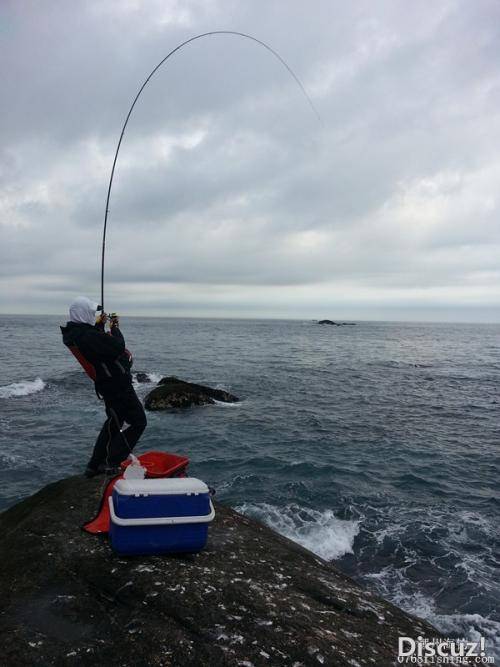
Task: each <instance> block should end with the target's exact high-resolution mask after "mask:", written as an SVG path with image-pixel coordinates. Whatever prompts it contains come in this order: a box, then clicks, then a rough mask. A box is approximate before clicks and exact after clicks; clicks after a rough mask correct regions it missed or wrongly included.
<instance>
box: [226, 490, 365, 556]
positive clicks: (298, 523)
mask: <svg viewBox="0 0 500 667" xmlns="http://www.w3.org/2000/svg"><path fill="white" fill-rule="evenodd" d="M236 509H237V510H238V511H239V512H241V513H242V514H247V515H248V516H251V517H253V518H255V519H258V520H259V521H262V523H265V524H266V525H267V526H269V527H270V528H272V529H273V530H275V531H276V532H277V533H280V534H281V535H284V536H285V537H288V539H290V540H292V541H293V542H297V543H298V544H300V545H302V546H303V547H305V548H306V549H309V551H312V552H313V553H315V554H316V555H317V556H319V557H320V558H323V559H324V560H333V559H335V558H340V557H341V556H343V555H344V554H347V553H352V548H353V544H354V538H355V537H356V535H357V534H358V532H359V521H345V520H342V519H338V518H337V517H336V516H335V515H334V513H333V512H332V510H324V511H322V512H321V511H318V510H313V509H309V508H305V507H300V506H299V505H296V504H290V505H286V506H285V507H282V508H279V507H275V506H274V505H270V504H268V503H259V504H253V503H243V504H242V505H240V506H239V507H237V508H236Z"/></svg>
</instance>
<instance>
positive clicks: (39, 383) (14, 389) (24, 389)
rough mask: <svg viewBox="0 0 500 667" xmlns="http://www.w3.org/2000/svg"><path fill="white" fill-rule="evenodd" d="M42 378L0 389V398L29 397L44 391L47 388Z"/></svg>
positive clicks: (14, 383)
mask: <svg viewBox="0 0 500 667" xmlns="http://www.w3.org/2000/svg"><path fill="white" fill-rule="evenodd" d="M46 386H47V385H46V383H45V382H44V381H43V380H42V378H36V379H35V380H25V381H23V382H13V383H12V384H8V385H5V386H3V387H0V398H14V397H17V396H29V395H30V394H36V393H37V392H39V391H42V390H43V389H45V387H46Z"/></svg>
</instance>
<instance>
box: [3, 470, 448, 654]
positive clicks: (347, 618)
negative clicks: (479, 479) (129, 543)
mask: <svg viewBox="0 0 500 667" xmlns="http://www.w3.org/2000/svg"><path fill="white" fill-rule="evenodd" d="M102 486H103V482H102V478H94V479H92V480H86V479H83V478H81V477H72V478H69V479H66V480H62V481H60V482H57V483H55V484H52V485H49V486H47V487H46V488H44V489H43V490H42V491H40V492H39V493H37V494H36V495H34V496H32V497H31V498H28V499H27V500H25V501H23V502H21V503H19V504H18V505H16V506H14V507H12V508H11V509H9V510H7V511H6V512H4V513H2V514H1V515H0V536H1V538H0V599H1V609H0V646H1V647H2V657H1V663H2V664H4V665H8V666H9V667H17V666H24V665H26V666H28V665H29V666H32V665H36V666H37V667H44V666H46V665H96V666H101V665H120V666H122V667H129V666H130V667H132V666H133V667H143V666H144V667H146V666H147V667H151V666H154V665H164V666H167V665H172V666H177V665H179V666H183V665H189V666H192V667H210V666H213V667H221V666H225V665H231V666H233V665H234V666H236V665H241V666H244V667H249V666H251V665H254V666H255V667H260V666H261V665H272V666H275V665H276V666H280V667H281V666H283V665H290V666H292V665H293V666H295V667H300V666H302V665H304V666H309V665H328V666H335V667H337V666H338V667H344V666H346V667H347V666H349V667H352V666H356V665H359V666H362V667H364V666H366V665H369V666H370V667H373V666H376V667H386V666H387V667H389V665H393V664H395V658H396V655H397V638H398V635H407V636H410V637H416V636H417V635H419V634H420V635H423V636H427V637H432V636H437V632H436V630H434V629H433V628H432V627H430V626H429V625H427V624H426V623H425V622H423V621H420V620H418V619H416V618H413V617H411V616H409V615H407V614H405V613H404V612H403V611H401V610H400V609H398V608H396V607H394V606H392V605H391V604H389V603H388V602H385V601H383V600H381V599H379V598H377V597H376V596H374V595H372V594H370V593H368V592H367V591H365V590H363V589H362V588H360V587H359V586H357V585H356V584H355V583H354V582H353V581H352V580H351V579H349V578H348V577H346V576H344V575H342V574H341V573H339V572H338V571H337V569H336V568H335V567H334V566H333V565H332V564H329V563H326V562H325V561H323V560H321V559H320V558H318V557H316V556H315V555H314V554H312V553H310V552H309V551H307V550H305V549H303V548H301V547H300V546H298V545H296V544H294V543H293V542H290V541H289V540H287V539H286V538H284V537H281V536H279V535H277V534H276V533H274V532H273V531H272V530H270V529H269V528H267V527H265V526H263V525H261V524H259V523H257V522H255V521H253V520H251V519H249V518H246V517H244V516H242V515H240V514H238V513H237V512H235V511H233V510H231V509H229V508H227V507H224V506H221V505H217V506H216V512H217V514H216V519H215V521H214V523H213V524H212V526H211V528H210V531H209V542H208V546H207V549H206V550H205V551H203V552H202V553H200V554H197V555H186V556H176V557H165V556H164V557H159V556H155V557H151V556H149V557H133V558H123V557H119V556H116V555H115V554H114V553H113V552H112V551H111V549H110V547H109V544H108V541H107V538H105V537H94V536H91V535H88V534H87V533H84V532H82V531H81V529H80V526H81V524H82V523H84V522H85V521H86V520H87V519H89V518H91V517H92V516H93V515H94V513H95V511H96V508H97V505H98V501H99V499H100V496H101V490H102Z"/></svg>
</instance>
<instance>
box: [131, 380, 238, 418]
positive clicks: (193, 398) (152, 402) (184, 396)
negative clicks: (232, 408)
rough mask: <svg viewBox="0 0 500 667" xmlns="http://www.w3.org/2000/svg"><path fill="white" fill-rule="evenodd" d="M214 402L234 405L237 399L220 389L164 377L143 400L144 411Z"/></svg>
mask: <svg viewBox="0 0 500 667" xmlns="http://www.w3.org/2000/svg"><path fill="white" fill-rule="evenodd" d="M215 401H222V402H223V403H236V402H237V401H239V398H237V397H236V396H233V395H232V394H230V393H229V392H227V391H223V390H222V389H212V388H211V387H205V386H203V385H201V384H193V383H192V382H184V380H179V379H178V378H176V377H165V378H162V379H161V380H160V382H159V383H158V385H157V386H156V387H155V388H154V389H153V391H150V392H149V394H148V395H147V396H146V398H145V399H144V406H145V408H146V410H166V409H167V408H189V407H191V406H193V405H213V404H214V403H215Z"/></svg>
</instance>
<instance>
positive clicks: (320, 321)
mask: <svg viewBox="0 0 500 667" xmlns="http://www.w3.org/2000/svg"><path fill="white" fill-rule="evenodd" d="M318 324H332V325H333V326H336V327H338V326H339V325H338V324H337V322H333V320H319V322H318Z"/></svg>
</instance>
